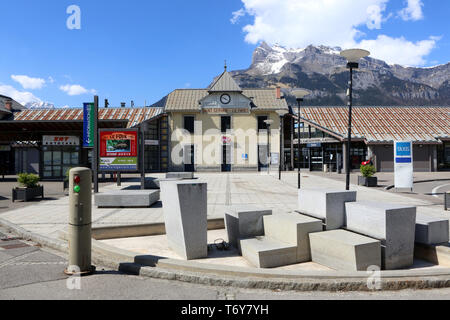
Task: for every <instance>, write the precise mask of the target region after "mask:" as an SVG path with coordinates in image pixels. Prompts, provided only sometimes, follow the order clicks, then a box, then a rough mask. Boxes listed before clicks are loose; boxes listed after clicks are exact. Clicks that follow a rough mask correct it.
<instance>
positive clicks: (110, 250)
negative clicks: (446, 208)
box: [0, 218, 450, 291]
mask: <svg viewBox="0 0 450 320" xmlns="http://www.w3.org/2000/svg"><path fill="white" fill-rule="evenodd" d="M0 225H2V226H4V227H5V228H7V229H9V230H10V231H12V232H14V233H16V234H18V235H19V236H21V237H22V238H24V239H26V240H31V241H34V242H37V243H39V244H41V245H43V246H46V247H49V248H52V249H55V250H58V251H60V252H63V253H68V245H67V243H66V242H65V241H64V240H60V239H52V238H48V237H44V236H41V235H38V234H36V233H32V232H29V231H27V230H25V229H23V228H22V227H20V226H17V225H15V224H13V223H11V222H9V221H7V220H5V219H2V218H0ZM61 237H62V238H64V237H66V235H65V233H61ZM92 241H93V242H92V260H93V263H94V264H98V265H102V266H105V267H109V268H112V269H115V270H118V271H121V272H124V273H127V274H131V275H138V276H142V277H150V278H155V279H165V280H175V281H180V282H186V283H193V284H201V285H211V286H225V287H236V288H247V289H267V290H282V291H291V290H293V291H372V290H370V289H369V287H368V284H369V282H370V281H374V280H376V279H374V278H372V277H373V275H374V274H373V273H367V272H347V273H344V272H289V271H285V270H283V271H281V270H258V269H257V270H255V269H250V268H242V267H228V266H218V265H211V264H203V263H198V262H192V261H179V260H174V259H162V258H159V257H152V256H138V255H136V254H135V253H133V252H130V251H127V250H123V249H119V248H115V247H112V246H109V245H106V244H104V243H101V242H99V241H97V240H94V239H93V240H92ZM137 261H141V262H142V263H144V264H141V263H137ZM148 265H151V266H148ZM448 287H450V269H439V270H428V271H426V270H423V271H414V270H412V271H411V270H409V272H406V271H402V270H397V271H381V273H380V278H379V287H378V288H380V289H379V290H403V289H434V288H448Z"/></svg>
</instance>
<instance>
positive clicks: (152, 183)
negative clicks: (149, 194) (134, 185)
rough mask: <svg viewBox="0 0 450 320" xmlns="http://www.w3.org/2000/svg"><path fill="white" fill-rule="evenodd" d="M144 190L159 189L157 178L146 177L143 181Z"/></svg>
mask: <svg viewBox="0 0 450 320" xmlns="http://www.w3.org/2000/svg"><path fill="white" fill-rule="evenodd" d="M144 185H145V189H146V190H148V189H150V190H156V189H159V188H160V187H159V180H158V179H157V178H150V177H146V178H145V180H144Z"/></svg>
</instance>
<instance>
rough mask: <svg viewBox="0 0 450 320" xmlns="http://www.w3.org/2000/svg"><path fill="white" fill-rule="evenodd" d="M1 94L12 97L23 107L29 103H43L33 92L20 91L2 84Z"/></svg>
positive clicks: (0, 87) (0, 86) (0, 85)
mask: <svg viewBox="0 0 450 320" xmlns="http://www.w3.org/2000/svg"><path fill="white" fill-rule="evenodd" d="M0 94H2V95H4V96H7V97H10V98H12V99H14V100H16V101H17V102H19V103H20V104H22V105H25V104H27V103H34V102H37V103H40V102H42V100H41V99H39V98H38V97H36V96H34V95H33V94H32V93H31V92H26V91H19V90H17V89H16V88H14V87H12V86H8V85H2V84H1V83H0Z"/></svg>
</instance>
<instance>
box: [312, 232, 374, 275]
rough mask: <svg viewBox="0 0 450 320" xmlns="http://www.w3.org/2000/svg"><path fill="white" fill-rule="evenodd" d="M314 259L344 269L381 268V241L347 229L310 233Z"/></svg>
mask: <svg viewBox="0 0 450 320" xmlns="http://www.w3.org/2000/svg"><path fill="white" fill-rule="evenodd" d="M309 238H310V240H311V255H312V261H314V262H316V263H319V264H321V265H324V266H326V267H329V268H332V269H336V270H344V271H366V270H367V269H368V268H369V267H370V266H377V267H379V268H381V242H380V241H378V240H375V239H372V238H368V237H365V236H362V235H359V234H356V233H353V232H349V231H345V230H332V231H325V232H318V233H311V234H310V235H309Z"/></svg>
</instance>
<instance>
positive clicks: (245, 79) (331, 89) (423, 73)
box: [231, 42, 450, 105]
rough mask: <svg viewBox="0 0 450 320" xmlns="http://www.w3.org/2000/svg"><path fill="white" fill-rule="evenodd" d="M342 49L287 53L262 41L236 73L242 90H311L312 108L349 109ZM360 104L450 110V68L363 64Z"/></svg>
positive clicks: (356, 80)
mask: <svg viewBox="0 0 450 320" xmlns="http://www.w3.org/2000/svg"><path fill="white" fill-rule="evenodd" d="M340 51H341V48H339V47H335V48H331V47H326V46H312V45H311V46H308V47H306V48H301V49H288V48H285V47H282V46H280V45H273V46H270V45H268V44H267V43H265V42H263V43H261V45H260V46H259V47H258V48H256V50H255V51H254V53H253V60H252V64H251V65H250V67H249V68H248V69H246V70H239V71H234V72H231V74H232V75H233V77H234V79H235V80H236V81H237V82H238V83H239V85H240V86H241V87H242V88H257V87H271V86H272V87H273V86H281V87H282V88H285V92H286V94H287V96H288V99H291V100H290V102H292V97H289V92H290V89H292V88H298V87H301V88H306V89H309V90H311V91H312V95H310V96H309V97H308V98H307V100H308V104H311V105H345V103H346V97H345V91H346V88H347V82H348V70H347V69H346V60H345V59H344V58H343V57H341V56H340V55H339V53H340ZM354 89H355V104H361V105H450V63H448V64H445V65H440V66H436V67H431V68H413V67H404V66H399V65H389V64H387V63H386V62H384V61H382V60H378V59H374V58H370V57H368V58H365V59H362V60H361V63H360V68H359V69H358V70H356V72H355V78H354Z"/></svg>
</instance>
